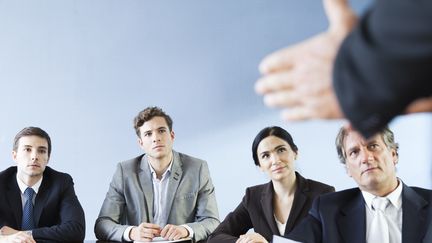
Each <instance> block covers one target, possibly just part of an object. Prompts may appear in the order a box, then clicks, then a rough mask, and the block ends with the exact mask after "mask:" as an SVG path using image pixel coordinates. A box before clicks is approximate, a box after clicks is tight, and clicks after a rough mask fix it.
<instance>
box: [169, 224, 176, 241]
mask: <svg viewBox="0 0 432 243" xmlns="http://www.w3.org/2000/svg"><path fill="white" fill-rule="evenodd" d="M176 231H177V229H176V227H175V226H172V227H170V229H169V230H168V232H167V238H168V239H169V240H173V239H174V235H175V234H176Z"/></svg>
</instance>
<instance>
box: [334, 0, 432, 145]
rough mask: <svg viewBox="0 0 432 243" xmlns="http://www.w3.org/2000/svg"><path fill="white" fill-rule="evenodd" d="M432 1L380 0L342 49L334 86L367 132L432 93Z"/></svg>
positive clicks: (351, 115)
mask: <svg viewBox="0 0 432 243" xmlns="http://www.w3.org/2000/svg"><path fill="white" fill-rule="evenodd" d="M431 23H432V1H430V0H416V1H412V0H376V1H374V3H373V4H372V5H371V7H370V9H369V10H368V11H367V12H366V14H365V15H364V16H363V17H362V18H361V19H360V21H359V24H358V25H357V26H356V28H355V29H354V30H353V31H352V33H351V34H350V35H349V36H348V37H347V38H346V39H345V41H344V42H343V44H342V46H341V48H340V49H339V53H338V56H337V58H336V62H335V66H334V69H333V70H334V74H333V75H334V79H333V80H334V88H335V91H336V95H337V97H338V100H339V104H340V105H341V108H342V110H343V113H344V115H345V116H346V117H347V118H348V119H349V120H350V122H351V124H352V125H353V126H354V128H356V130H358V131H360V132H361V133H362V134H363V135H364V136H366V137H369V136H372V135H374V134H375V133H376V132H378V131H380V130H381V129H382V128H383V126H384V125H386V124H387V123H388V122H389V121H390V120H391V119H392V118H394V117H395V116H396V115H398V114H401V113H402V112H403V111H404V109H405V108H406V107H407V105H408V104H409V103H411V102H412V101H414V100H415V99H418V98H421V97H426V96H432V81H431V80H432V68H431V67H432V41H431V39H432V24H431Z"/></svg>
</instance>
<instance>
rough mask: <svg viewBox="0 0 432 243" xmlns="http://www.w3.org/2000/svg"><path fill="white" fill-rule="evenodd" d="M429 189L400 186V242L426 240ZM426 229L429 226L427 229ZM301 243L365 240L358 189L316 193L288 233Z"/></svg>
mask: <svg viewBox="0 0 432 243" xmlns="http://www.w3.org/2000/svg"><path fill="white" fill-rule="evenodd" d="M431 200H432V191H431V190H426V189H422V188H417V187H408V186H406V185H405V184H404V185H403V189H402V243H421V242H430V241H427V240H430V238H429V239H426V238H425V237H426V235H429V236H427V237H430V234H431V233H430V232H429V233H428V228H430V227H428V226H429V225H430V224H431V219H432V205H431ZM429 230H430V229H429ZM288 238H290V239H293V240H296V241H300V242H304V243H342V242H346V243H365V242H366V208H365V201H364V199H363V195H362V194H361V191H360V190H359V189H358V188H354V189H348V190H344V191H340V192H335V193H330V194H327V195H323V196H319V197H318V198H317V199H315V201H314V203H313V205H312V208H311V210H310V211H309V216H308V217H306V218H305V220H304V221H303V222H302V223H301V224H299V225H298V226H297V227H296V228H294V230H293V231H292V232H291V233H290V234H289V235H288Z"/></svg>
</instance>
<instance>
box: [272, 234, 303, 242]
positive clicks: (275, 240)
mask: <svg viewBox="0 0 432 243" xmlns="http://www.w3.org/2000/svg"><path fill="white" fill-rule="evenodd" d="M273 243H301V242H300V241H295V240H290V239H287V238H283V237H280V236H277V235H273Z"/></svg>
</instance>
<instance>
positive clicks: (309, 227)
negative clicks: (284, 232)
mask: <svg viewBox="0 0 432 243" xmlns="http://www.w3.org/2000/svg"><path fill="white" fill-rule="evenodd" d="M319 205H320V197H317V198H316V199H315V200H314V202H313V203H312V207H311V209H310V210H309V215H308V216H307V217H306V218H305V219H304V220H303V221H302V222H301V223H300V224H299V225H297V226H296V227H295V228H294V229H293V230H292V231H291V232H290V233H289V234H288V236H287V238H289V239H291V240H295V241H300V242H303V243H320V242H322V224H321V221H320V216H319V215H320V213H319Z"/></svg>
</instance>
